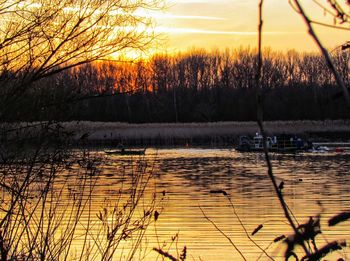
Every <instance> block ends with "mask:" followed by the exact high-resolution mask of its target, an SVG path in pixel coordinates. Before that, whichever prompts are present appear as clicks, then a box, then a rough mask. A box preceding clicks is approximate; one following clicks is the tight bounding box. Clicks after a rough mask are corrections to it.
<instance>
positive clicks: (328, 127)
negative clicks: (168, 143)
mask: <svg viewBox="0 0 350 261" xmlns="http://www.w3.org/2000/svg"><path fill="white" fill-rule="evenodd" d="M64 126H65V127H66V128H67V130H71V131H73V132H74V133H75V137H76V138H77V139H78V138H80V137H81V136H82V135H83V134H84V133H88V134H89V136H88V139H91V140H111V139H169V138H180V139H186V138H194V137H217V136H238V135H252V134H255V133H256V132H257V131H258V129H259V128H258V125H257V123H256V122H215V123H148V124H127V123H118V122H116V123H112V122H87V121H84V122H69V123H64ZM265 126H266V131H267V132H268V133H275V134H277V133H278V134H281V133H286V134H305V133H312V132H321V133H322V132H324V133H327V132H350V121H349V120H333V121H331V120H327V121H274V122H266V123H265Z"/></svg>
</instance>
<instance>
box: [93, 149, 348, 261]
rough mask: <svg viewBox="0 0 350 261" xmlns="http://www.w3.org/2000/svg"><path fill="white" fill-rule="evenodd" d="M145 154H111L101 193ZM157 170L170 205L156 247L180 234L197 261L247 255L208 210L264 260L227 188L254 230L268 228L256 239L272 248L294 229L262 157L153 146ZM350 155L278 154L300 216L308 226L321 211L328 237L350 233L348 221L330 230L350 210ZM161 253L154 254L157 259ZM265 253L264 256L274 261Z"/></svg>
mask: <svg viewBox="0 0 350 261" xmlns="http://www.w3.org/2000/svg"><path fill="white" fill-rule="evenodd" d="M138 159H139V158H136V157H134V158H130V157H120V156H111V157H110V158H109V164H108V165H106V166H105V168H104V170H103V174H102V177H103V179H102V180H101V181H100V184H99V186H98V189H97V191H96V192H95V193H96V194H97V195H99V196H100V197H101V198H103V197H105V196H106V195H108V194H110V193H113V189H111V187H113V186H114V185H117V184H118V183H119V182H120V180H119V179H120V177H119V176H118V175H117V173H118V171H120V169H121V168H125V167H126V166H128V165H130V164H132V162H133V161H135V160H138ZM143 159H144V160H145V161H146V162H147V164H148V165H149V166H152V167H153V168H154V173H155V174H156V180H155V183H156V184H155V185H156V188H157V190H158V191H166V195H167V202H166V204H165V209H164V211H163V213H162V215H161V216H160V218H159V221H158V222H157V225H156V226H157V227H156V231H157V237H156V238H155V237H154V231H153V229H151V231H149V233H148V239H149V241H150V244H151V243H153V244H156V245H157V244H160V245H162V244H166V243H164V242H167V243H168V245H166V247H165V248H166V249H168V250H169V251H170V252H171V251H176V249H175V248H176V247H175V245H174V244H173V245H171V246H170V243H169V242H170V241H171V237H172V236H174V235H176V234H177V233H179V241H178V242H177V245H178V248H181V247H183V246H185V245H186V246H187V250H188V254H189V257H190V258H189V259H190V260H239V259H240V258H241V257H240V255H239V254H238V253H237V251H235V249H234V248H233V246H232V245H231V244H230V243H229V242H228V240H227V239H225V238H224V237H223V236H222V235H221V234H220V233H219V232H218V231H217V230H216V229H215V228H214V227H213V225H212V224H210V222H208V220H206V219H205V217H204V216H203V214H202V213H201V211H200V208H199V207H201V208H202V209H203V211H204V213H205V215H207V216H208V217H210V219H211V220H213V222H215V224H217V226H218V227H219V228H220V229H221V230H222V231H223V232H225V233H226V234H227V236H229V237H230V238H231V239H232V241H233V242H235V244H236V245H237V247H238V248H239V249H240V250H241V251H242V252H243V253H244V254H245V255H246V257H247V259H248V260H256V259H258V257H259V256H260V254H261V251H260V250H259V249H258V248H257V247H255V246H254V245H253V244H252V243H251V242H250V241H249V240H248V239H247V237H246V235H245V233H244V230H243V228H242V225H241V224H240V223H239V222H238V220H237V218H236V216H235V215H234V212H233V209H232V206H230V203H229V202H228V200H227V199H226V198H225V197H224V196H223V195H221V194H212V193H210V191H211V190H225V191H226V192H227V193H228V194H229V196H230V198H231V199H232V202H233V204H234V208H235V211H236V213H237V214H238V215H239V217H240V218H241V220H242V222H243V224H244V227H245V228H246V229H247V231H249V232H251V231H253V230H254V229H255V228H256V227H257V226H258V225H259V224H264V228H263V229H262V230H261V231H259V233H258V234H257V235H255V236H254V240H256V242H257V243H258V244H259V245H261V247H262V248H266V247H268V246H269V245H270V243H271V242H272V240H273V239H274V238H276V237H277V236H280V235H281V234H286V235H287V234H288V233H290V232H291V231H290V229H289V227H288V225H286V224H285V219H284V217H283V213H282V210H281V207H280V205H279V202H278V201H277V199H276V197H275V194H274V191H273V189H272V185H271V182H270V180H269V178H268V176H267V174H266V167H265V165H266V164H265V161H264V157H263V155H262V154H256V153H246V154H241V153H238V152H235V151H233V150H220V149H162V150H148V152H147V155H146V156H145V157H144V158H143ZM349 159H350V155H348V154H345V155H339V154H331V153H328V154H322V155H320V154H314V155H312V154H299V155H296V156H293V155H277V154H275V155H272V164H273V166H274V173H275V175H276V178H277V180H278V182H281V181H283V182H284V183H285V186H284V187H285V188H284V195H285V197H286V201H287V203H288V205H289V207H290V209H291V210H292V212H293V213H294V215H295V217H296V219H297V220H298V221H299V222H300V223H302V222H305V221H307V220H308V218H309V216H312V215H317V214H320V215H321V219H322V220H321V222H322V229H323V235H322V237H321V243H322V242H323V243H324V242H325V240H334V239H340V238H341V239H342V238H349V236H348V235H349V232H350V226H349V223H347V222H344V224H342V225H341V226H339V227H337V228H332V229H328V228H327V226H326V222H327V220H328V219H329V218H330V217H331V216H333V215H334V214H337V213H339V212H340V211H344V210H347V211H350V201H349V199H350V197H349V196H350V180H349V179H350V175H349V169H350V161H349ZM268 252H269V253H270V254H271V255H273V256H274V258H275V259H283V257H282V256H283V247H281V245H280V244H279V243H273V244H272V245H271V246H270V247H269V250H268ZM153 258H155V255H154V253H150V254H149V255H148V256H147V259H149V260H153ZM266 259H267V257H266V256H262V257H261V260H266Z"/></svg>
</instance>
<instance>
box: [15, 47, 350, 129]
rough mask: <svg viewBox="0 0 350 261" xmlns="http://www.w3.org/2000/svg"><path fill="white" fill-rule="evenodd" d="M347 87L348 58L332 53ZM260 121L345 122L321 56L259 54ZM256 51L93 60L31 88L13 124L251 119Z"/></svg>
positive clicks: (342, 107)
mask: <svg viewBox="0 0 350 261" xmlns="http://www.w3.org/2000/svg"><path fill="white" fill-rule="evenodd" d="M332 55H333V59H334V61H335V64H336V66H337V69H338V71H339V72H340V73H341V75H342V77H343V79H344V81H345V83H346V84H347V85H348V86H349V62H350V53H349V52H346V51H343V52H342V51H341V50H339V51H335V52H333V53H332ZM263 57H264V61H263V68H262V88H263V90H262V93H263V99H264V100H263V104H264V119H265V120H304V119H311V120H322V119H340V118H348V117H349V116H348V115H349V114H348V112H347V108H346V105H345V101H344V98H343V97H342V95H341V92H340V91H341V90H340V89H339V88H338V87H337V85H336V83H335V81H334V78H333V76H332V74H331V72H330V71H329V69H328V67H327V65H326V63H325V62H324V60H323V58H322V56H321V55H320V54H317V53H299V52H297V51H295V50H289V51H287V52H276V51H272V50H271V49H265V50H264V55H263ZM256 69H257V53H256V50H254V49H250V48H245V49H243V48H240V49H234V50H229V49H227V50H225V51H219V50H214V51H207V50H198V49H197V50H190V51H188V52H186V53H177V54H173V55H169V54H157V55H155V56H153V57H151V58H150V59H149V60H143V61H137V62H130V63H129V62H123V63H121V62H115V61H97V62H94V63H88V64H84V65H82V66H77V67H74V68H72V69H69V70H66V71H62V72H61V73H58V74H55V75H53V76H50V77H47V78H45V79H42V80H39V81H37V82H35V83H33V86H32V88H28V89H27V91H26V94H25V95H21V101H20V102H19V103H18V104H20V107H18V106H17V107H16V111H17V114H16V115H15V117H14V118H13V119H14V120H30V121H36V120H60V121H61V120H62V121H68V120H91V121H122V122H136V123H143V122H203V121H204V122H206V121H250V120H255V119H256V97H255V93H256V92H255V89H254V88H255V87H254V75H255V70H256Z"/></svg>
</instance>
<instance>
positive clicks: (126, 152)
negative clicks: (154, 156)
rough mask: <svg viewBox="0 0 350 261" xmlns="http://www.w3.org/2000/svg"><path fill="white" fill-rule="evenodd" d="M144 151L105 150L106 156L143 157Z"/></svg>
mask: <svg viewBox="0 0 350 261" xmlns="http://www.w3.org/2000/svg"><path fill="white" fill-rule="evenodd" d="M145 152H146V149H141V150H138V149H118V150H106V151H105V153H106V154H108V155H144V154H145Z"/></svg>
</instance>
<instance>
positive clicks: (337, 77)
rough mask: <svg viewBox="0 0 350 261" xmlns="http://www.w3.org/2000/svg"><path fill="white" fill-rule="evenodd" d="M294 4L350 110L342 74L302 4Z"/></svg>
mask: <svg viewBox="0 0 350 261" xmlns="http://www.w3.org/2000/svg"><path fill="white" fill-rule="evenodd" d="M294 3H295V5H296V7H297V11H298V13H299V14H300V15H301V16H302V18H303V19H304V22H305V24H306V26H307V28H308V32H309V34H310V36H311V37H312V38H313V39H314V41H315V42H316V44H317V46H318V48H319V49H320V50H321V52H322V54H323V56H324V58H325V60H326V63H327V66H328V67H329V69H330V70H331V72H332V73H333V75H334V78H335V80H336V82H337V84H338V85H339V86H340V87H341V88H342V91H343V95H344V98H345V100H346V103H347V105H348V106H349V108H350V95H349V91H348V89H347V88H346V85H345V83H344V80H343V78H342V77H341V76H340V74H339V73H338V71H337V69H336V68H335V65H334V63H333V61H332V58H331V56H330V55H329V53H328V52H327V50H326V49H325V48H324V47H323V45H322V43H321V41H320V39H319V38H318V36H317V35H316V33H315V31H314V29H313V27H312V25H311V23H312V21H311V20H310V19H309V17H308V16H307V15H306V13H305V11H304V9H303V7H302V6H301V4H300V3H299V1H298V0H294Z"/></svg>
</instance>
